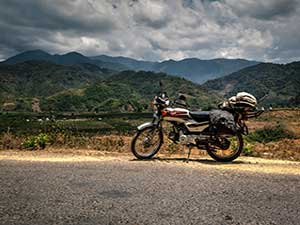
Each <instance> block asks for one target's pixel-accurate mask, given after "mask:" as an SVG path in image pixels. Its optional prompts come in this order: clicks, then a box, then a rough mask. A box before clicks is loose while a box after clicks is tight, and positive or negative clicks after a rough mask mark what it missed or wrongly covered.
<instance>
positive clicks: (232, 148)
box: [207, 133, 244, 162]
mask: <svg viewBox="0 0 300 225" xmlns="http://www.w3.org/2000/svg"><path fill="white" fill-rule="evenodd" d="M217 138H218V140H217V141H218V144H217V145H211V144H209V145H207V153H208V154H209V155H210V156H211V157H212V158H213V159H215V160H216V161H218V162H231V161H233V160H235V159H236V158H237V157H239V155H240V154H241V152H242V150H243V145H244V143H243V137H242V135H241V134H240V133H237V134H236V135H233V136H232V135H231V136H230V135H221V136H219V137H217Z"/></svg>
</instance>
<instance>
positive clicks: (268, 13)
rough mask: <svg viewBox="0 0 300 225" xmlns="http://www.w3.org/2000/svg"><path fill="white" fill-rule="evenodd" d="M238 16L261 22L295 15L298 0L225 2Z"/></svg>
mask: <svg viewBox="0 0 300 225" xmlns="http://www.w3.org/2000/svg"><path fill="white" fill-rule="evenodd" d="M227 2H228V4H229V5H230V6H231V7H232V8H233V10H234V11H235V12H236V13H237V14H238V15H239V16H250V17H253V18H257V19H262V20H272V19H276V18H278V17H287V16H290V15H291V14H293V13H295V10H296V9H297V7H298V4H299V1H298V0H264V1H239V2H238V1H231V0H228V1H227Z"/></svg>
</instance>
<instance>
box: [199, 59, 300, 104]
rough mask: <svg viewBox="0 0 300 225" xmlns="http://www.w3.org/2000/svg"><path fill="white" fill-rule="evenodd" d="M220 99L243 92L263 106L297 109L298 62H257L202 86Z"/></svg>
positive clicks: (299, 73)
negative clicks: (212, 91)
mask: <svg viewBox="0 0 300 225" xmlns="http://www.w3.org/2000/svg"><path fill="white" fill-rule="evenodd" d="M203 86H204V87H205V88H208V89H209V90H214V91H217V92H218V93H221V94H222V95H223V96H224V97H231V96H233V95H235V94H236V93H237V92H240V91H246V92H249V93H251V94H253V95H254V96H256V97H257V99H261V98H263V99H262V100H261V101H260V103H261V104H263V105H272V106H273V107H274V106H280V107H282V106H284V107H295V106H300V102H299V95H300V90H299V86H300V62H294V63H290V64H286V65H280V64H272V63H261V64H258V65H255V66H251V67H248V68H245V69H242V70H240V71H238V72H235V73H232V74H230V75H228V76H225V77H222V78H219V79H215V80H211V81H208V82H206V83H205V84H204V85H203Z"/></svg>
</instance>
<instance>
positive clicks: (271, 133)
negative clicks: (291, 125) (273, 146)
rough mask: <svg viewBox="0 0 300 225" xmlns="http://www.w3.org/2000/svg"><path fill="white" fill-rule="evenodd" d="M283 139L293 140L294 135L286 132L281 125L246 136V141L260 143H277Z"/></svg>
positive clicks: (258, 130)
mask: <svg viewBox="0 0 300 225" xmlns="http://www.w3.org/2000/svg"><path fill="white" fill-rule="evenodd" d="M284 138H294V135H293V134H292V133H291V132H289V131H287V130H286V129H285V128H284V127H283V126H282V125H277V126H275V127H264V128H261V129H257V130H256V131H254V132H252V133H250V134H249V136H248V140H250V141H256V142H260V143H267V142H272V141H278V140H280V139H284Z"/></svg>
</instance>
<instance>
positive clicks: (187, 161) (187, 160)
mask: <svg viewBox="0 0 300 225" xmlns="http://www.w3.org/2000/svg"><path fill="white" fill-rule="evenodd" d="M188 147H189V152H188V157H187V159H186V161H185V162H186V163H189V160H190V155H191V151H192V145H188Z"/></svg>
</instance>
